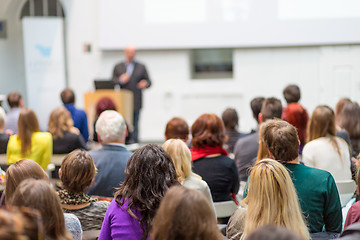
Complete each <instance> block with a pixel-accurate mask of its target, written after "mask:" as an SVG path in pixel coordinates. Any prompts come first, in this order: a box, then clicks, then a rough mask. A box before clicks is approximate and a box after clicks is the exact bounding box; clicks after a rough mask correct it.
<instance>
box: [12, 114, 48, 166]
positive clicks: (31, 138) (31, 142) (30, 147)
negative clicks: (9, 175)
mask: <svg viewBox="0 0 360 240" xmlns="http://www.w3.org/2000/svg"><path fill="white" fill-rule="evenodd" d="M52 146H53V145H52V136H51V133H48V132H40V129H39V122H38V119H37V117H36V115H35V112H34V111H33V110H31V109H30V108H23V109H21V112H20V116H19V120H18V133H17V134H15V135H13V136H11V137H10V139H9V143H8V146H7V152H6V154H7V164H12V163H15V162H17V161H19V160H21V159H24V158H28V159H31V160H34V161H35V162H37V163H38V164H39V165H40V166H41V167H42V168H43V169H47V166H48V165H49V163H50V159H51V156H52V152H53V148H52Z"/></svg>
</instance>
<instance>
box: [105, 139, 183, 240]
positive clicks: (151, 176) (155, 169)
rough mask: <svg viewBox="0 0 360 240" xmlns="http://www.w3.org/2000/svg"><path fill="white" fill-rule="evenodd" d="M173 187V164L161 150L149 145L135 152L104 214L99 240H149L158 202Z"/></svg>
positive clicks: (174, 181) (174, 175)
mask: <svg viewBox="0 0 360 240" xmlns="http://www.w3.org/2000/svg"><path fill="white" fill-rule="evenodd" d="M176 184H179V183H178V181H177V180H176V171H175V167H174V164H173V163H172V161H171V158H170V156H169V154H167V153H166V152H165V151H164V150H163V149H162V148H161V147H159V146H157V145H153V144H149V145H145V146H144V147H142V148H140V149H138V150H136V151H135V152H134V154H133V155H132V156H131V158H130V160H129V163H128V165H127V167H126V178H125V181H124V182H123V183H122V184H121V185H120V188H119V189H118V190H117V192H116V193H115V196H114V199H113V200H112V202H111V204H110V206H109V208H108V210H107V211H106V214H105V218H104V222H103V225H102V227H101V231H100V236H99V239H127V240H139V239H144V240H145V239H149V235H150V230H151V226H152V222H153V218H154V217H155V213H156V210H157V209H158V208H159V205H160V201H161V200H162V199H163V197H164V195H165V194H166V191H167V190H168V189H169V188H170V187H171V186H173V185H176Z"/></svg>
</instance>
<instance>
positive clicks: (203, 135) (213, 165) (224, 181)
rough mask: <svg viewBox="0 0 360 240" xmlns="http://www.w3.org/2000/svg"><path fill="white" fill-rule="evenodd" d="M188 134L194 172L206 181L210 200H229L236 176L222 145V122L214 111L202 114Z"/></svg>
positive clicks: (223, 135) (223, 132)
mask: <svg viewBox="0 0 360 240" xmlns="http://www.w3.org/2000/svg"><path fill="white" fill-rule="evenodd" d="M191 135H192V139H191V145H192V149H191V159H192V161H193V169H194V172H195V173H197V174H199V175H200V176H201V177H202V178H203V180H204V181H205V182H207V184H208V185H209V187H210V191H211V195H212V198H213V200H214V202H221V201H228V200H231V199H232V195H233V196H234V195H236V194H237V192H238V190H239V175H238V172H237V169H236V165H235V162H234V161H233V160H232V159H230V158H229V157H227V152H226V150H225V149H223V148H222V146H223V144H224V141H225V127H224V123H223V122H222V120H221V119H220V118H219V117H218V116H216V115H215V114H208V113H205V114H202V115H201V116H200V117H198V118H197V119H196V121H195V122H194V124H193V125H192V126H191ZM215 172H216V174H214V173H215Z"/></svg>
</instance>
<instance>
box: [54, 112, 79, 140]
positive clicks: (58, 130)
mask: <svg viewBox="0 0 360 240" xmlns="http://www.w3.org/2000/svg"><path fill="white" fill-rule="evenodd" d="M72 127H74V122H73V120H72V118H71V114H70V112H69V111H68V110H67V109H66V108H65V107H58V108H55V109H54V111H52V112H51V114H50V118H49V132H50V133H51V134H52V135H53V138H54V139H56V138H62V137H63V136H64V132H65V131H68V132H70V131H71V128H72Z"/></svg>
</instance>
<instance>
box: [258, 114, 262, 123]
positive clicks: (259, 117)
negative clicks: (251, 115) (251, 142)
mask: <svg viewBox="0 0 360 240" xmlns="http://www.w3.org/2000/svg"><path fill="white" fill-rule="evenodd" d="M258 120H259V123H262V122H263V116H262V114H261V113H259V116H258Z"/></svg>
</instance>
